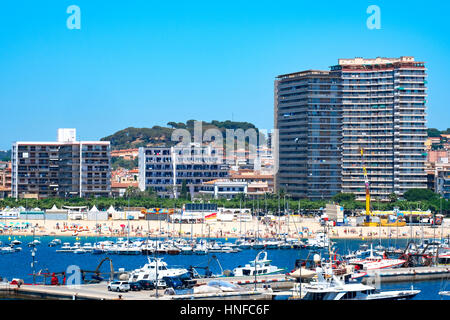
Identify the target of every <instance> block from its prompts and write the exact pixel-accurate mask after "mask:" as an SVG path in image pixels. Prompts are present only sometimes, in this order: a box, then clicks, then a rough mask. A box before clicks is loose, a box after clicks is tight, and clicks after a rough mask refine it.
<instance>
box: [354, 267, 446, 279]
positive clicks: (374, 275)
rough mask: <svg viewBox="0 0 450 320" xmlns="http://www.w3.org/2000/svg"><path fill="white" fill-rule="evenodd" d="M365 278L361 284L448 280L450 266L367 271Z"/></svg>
mask: <svg viewBox="0 0 450 320" xmlns="http://www.w3.org/2000/svg"><path fill="white" fill-rule="evenodd" d="M367 276H368V277H367V278H364V279H363V281H362V282H363V283H373V281H379V282H381V283H383V282H385V283H386V282H410V281H423V280H441V279H450V266H442V267H413V268H395V269H381V270H373V271H367Z"/></svg>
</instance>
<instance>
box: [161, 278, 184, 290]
mask: <svg viewBox="0 0 450 320" xmlns="http://www.w3.org/2000/svg"><path fill="white" fill-rule="evenodd" d="M162 280H163V281H164V284H165V285H164V284H163V285H162V286H161V288H166V287H170V288H174V289H181V288H183V281H181V280H180V279H179V278H175V277H163V278H162ZM158 287H159V286H158Z"/></svg>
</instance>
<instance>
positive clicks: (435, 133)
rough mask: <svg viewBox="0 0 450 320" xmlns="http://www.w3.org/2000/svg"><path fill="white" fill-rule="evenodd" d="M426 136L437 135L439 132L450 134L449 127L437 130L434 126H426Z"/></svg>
mask: <svg viewBox="0 0 450 320" xmlns="http://www.w3.org/2000/svg"><path fill="white" fill-rule="evenodd" d="M427 133H428V137H430V138H433V137H439V136H440V135H441V134H450V128H447V130H442V131H441V130H438V129H436V128H428V129H427Z"/></svg>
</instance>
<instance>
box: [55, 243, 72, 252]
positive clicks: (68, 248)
mask: <svg viewBox="0 0 450 320" xmlns="http://www.w3.org/2000/svg"><path fill="white" fill-rule="evenodd" d="M73 250H74V249H72V247H71V246H70V243H69V242H64V243H63V245H62V246H61V248H59V249H58V250H56V252H72V251H73Z"/></svg>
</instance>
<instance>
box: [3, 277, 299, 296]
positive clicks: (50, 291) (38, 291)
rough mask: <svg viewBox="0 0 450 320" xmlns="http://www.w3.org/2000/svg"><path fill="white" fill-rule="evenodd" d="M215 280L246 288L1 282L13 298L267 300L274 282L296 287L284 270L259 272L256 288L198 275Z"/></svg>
mask: <svg viewBox="0 0 450 320" xmlns="http://www.w3.org/2000/svg"><path fill="white" fill-rule="evenodd" d="M211 280H220V281H227V282H230V283H233V284H236V285H239V286H240V287H241V288H242V291H234V292H220V293H203V294H186V295H164V294H163V293H164V291H165V290H164V289H159V290H158V297H155V295H156V290H141V291H129V292H111V291H108V290H107V282H101V283H95V284H81V285H76V286H66V285H56V286H54V285H40V284H38V285H32V284H22V285H21V286H20V287H19V286H17V285H15V284H14V285H12V284H9V283H0V296H1V297H7V298H13V299H54V300H184V299H188V300H266V299H268V298H269V297H268V296H267V294H266V293H267V292H266V291H265V290H264V287H265V286H270V287H271V288H272V289H274V290H282V289H289V288H292V287H293V285H294V281H293V280H292V279H288V278H286V276H285V275H283V274H276V275H260V276H257V281H256V288H257V290H256V291H255V287H254V286H255V278H254V277H219V278H205V279H197V283H198V284H200V285H201V284H206V283H207V282H208V281H211Z"/></svg>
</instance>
